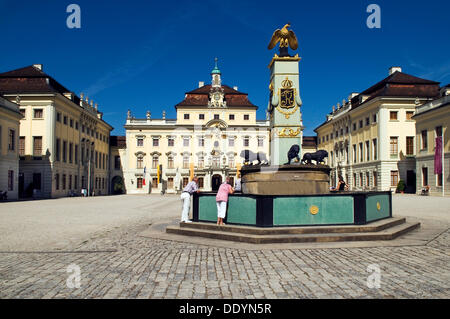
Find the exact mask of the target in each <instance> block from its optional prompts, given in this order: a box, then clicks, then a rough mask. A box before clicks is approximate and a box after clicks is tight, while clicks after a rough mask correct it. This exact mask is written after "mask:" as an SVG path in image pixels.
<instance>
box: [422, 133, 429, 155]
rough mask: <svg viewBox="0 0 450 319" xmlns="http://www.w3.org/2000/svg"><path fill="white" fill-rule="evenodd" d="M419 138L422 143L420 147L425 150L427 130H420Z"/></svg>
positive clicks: (426, 146)
mask: <svg viewBox="0 0 450 319" xmlns="http://www.w3.org/2000/svg"><path fill="white" fill-rule="evenodd" d="M421 137H422V138H421V140H422V145H421V149H422V150H426V149H427V148H428V131H426V130H423V131H422V132H421Z"/></svg>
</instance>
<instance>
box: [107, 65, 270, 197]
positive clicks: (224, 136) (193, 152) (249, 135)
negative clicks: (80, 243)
mask: <svg viewBox="0 0 450 319" xmlns="http://www.w3.org/2000/svg"><path fill="white" fill-rule="evenodd" d="M211 76H212V81H211V84H207V85H205V84H204V82H200V83H199V87H198V88H197V89H195V90H193V91H190V92H187V93H186V95H185V98H184V100H183V101H181V102H180V103H178V104H177V105H176V106H175V108H176V111H177V116H176V118H175V119H167V118H166V116H165V112H164V113H163V117H162V118H160V119H154V118H152V117H151V113H150V112H147V114H146V118H142V119H137V118H134V117H133V116H132V115H131V112H130V111H129V112H128V116H127V122H126V125H125V129H126V148H124V147H123V145H124V144H125V143H123V142H122V148H121V147H120V146H118V147H117V150H113V153H114V154H115V155H114V157H115V158H116V159H117V156H120V161H121V163H120V165H121V166H122V170H123V178H124V184H125V185H124V186H125V188H126V192H127V193H128V194H135V193H151V192H160V191H162V190H164V191H166V192H168V193H174V192H178V191H180V189H181V188H182V187H183V186H184V185H186V184H187V183H188V181H189V180H190V179H191V178H192V177H193V176H194V175H195V176H197V177H198V178H199V186H200V189H201V190H202V191H211V190H217V189H218V187H219V186H220V184H221V183H222V182H223V181H225V178H226V177H230V179H231V182H234V180H235V179H236V178H237V177H238V176H239V169H240V167H241V165H242V162H243V159H242V158H241V154H242V151H244V150H248V151H250V152H251V153H250V160H252V159H253V157H252V155H251V154H252V153H253V154H257V153H259V154H260V155H261V156H262V157H264V156H265V157H268V154H269V121H268V120H262V121H261V120H257V119H256V110H257V106H255V105H253V104H252V103H251V102H250V100H249V99H248V96H247V94H246V93H242V92H239V91H238V88H237V87H234V88H231V87H229V86H227V85H224V84H222V79H221V71H220V70H219V68H218V67H217V60H216V66H215V68H214V69H213V71H212V72H211ZM119 153H120V154H119ZM115 166H116V167H118V166H119V163H118V162H117V160H116V165H115Z"/></svg>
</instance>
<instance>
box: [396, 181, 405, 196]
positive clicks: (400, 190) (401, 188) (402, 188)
mask: <svg viewBox="0 0 450 319" xmlns="http://www.w3.org/2000/svg"><path fill="white" fill-rule="evenodd" d="M405 188H406V184H405V181H404V180H402V179H401V180H399V181H398V184H397V193H403V192H404V191H405Z"/></svg>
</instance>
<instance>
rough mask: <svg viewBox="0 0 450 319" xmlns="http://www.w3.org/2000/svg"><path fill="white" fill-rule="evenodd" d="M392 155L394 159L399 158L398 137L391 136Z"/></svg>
mask: <svg viewBox="0 0 450 319" xmlns="http://www.w3.org/2000/svg"><path fill="white" fill-rule="evenodd" d="M390 154H391V157H394V158H396V157H397V156H398V137H396V136H391V140H390Z"/></svg>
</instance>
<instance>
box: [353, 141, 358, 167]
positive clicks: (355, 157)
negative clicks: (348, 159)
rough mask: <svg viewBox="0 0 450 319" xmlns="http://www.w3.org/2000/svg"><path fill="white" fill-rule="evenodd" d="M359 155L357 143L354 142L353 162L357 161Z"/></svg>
mask: <svg viewBox="0 0 450 319" xmlns="http://www.w3.org/2000/svg"><path fill="white" fill-rule="evenodd" d="M357 158H358V157H357V155H356V144H353V163H356V159H357Z"/></svg>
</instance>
